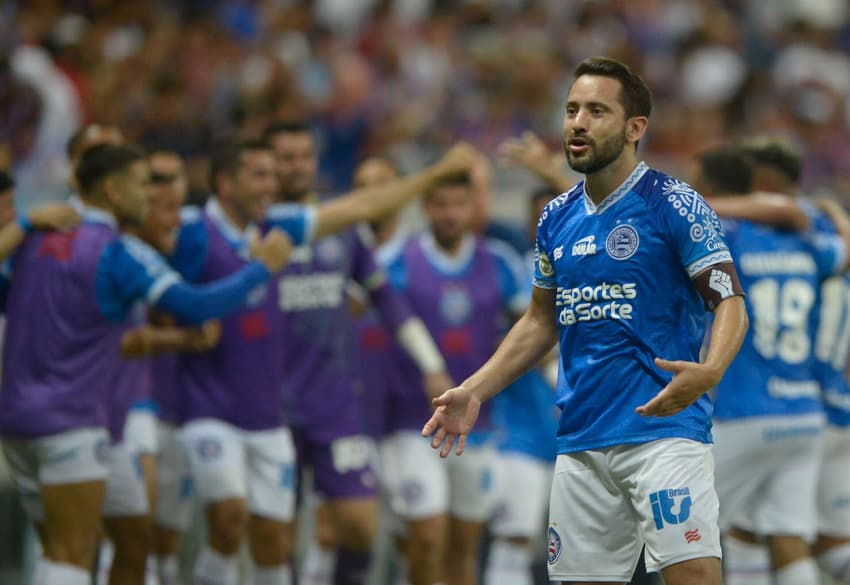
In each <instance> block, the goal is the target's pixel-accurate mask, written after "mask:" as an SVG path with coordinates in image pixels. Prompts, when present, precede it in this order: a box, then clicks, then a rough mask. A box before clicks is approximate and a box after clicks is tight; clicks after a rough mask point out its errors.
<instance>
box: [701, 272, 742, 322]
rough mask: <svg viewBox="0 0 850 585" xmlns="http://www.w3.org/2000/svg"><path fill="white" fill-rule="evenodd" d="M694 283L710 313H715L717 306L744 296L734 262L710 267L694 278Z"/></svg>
mask: <svg viewBox="0 0 850 585" xmlns="http://www.w3.org/2000/svg"><path fill="white" fill-rule="evenodd" d="M692 282H693V283H694V286H695V287H696V289H697V291H699V294H700V296H702V300H703V301H704V302H705V306H706V308H707V309H708V310H709V311H713V310H714V309H716V308H717V305H719V304H720V303H721V302H722V301H724V300H726V299H728V298H730V297H742V296H744V289H743V288H742V287H741V282H740V281H739V280H738V272H737V271H736V270H735V265H734V264H733V263H732V262H723V263H721V264H715V265H713V266H709V267H708V268H706V269H705V270H703V271H702V272H700V273H699V274H697V275H696V276H694V277H693V279H692Z"/></svg>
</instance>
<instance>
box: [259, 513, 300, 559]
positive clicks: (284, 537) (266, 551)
mask: <svg viewBox="0 0 850 585" xmlns="http://www.w3.org/2000/svg"><path fill="white" fill-rule="evenodd" d="M250 526H251V528H250V536H251V538H250V541H251V542H250V546H251V556H252V557H253V559H254V563H256V564H257V566H260V567H276V566H279V565H282V564H284V563H286V562H287V559H288V558H289V556H290V554H291V553H292V527H291V526H290V525H289V524H286V523H283V522H279V521H277V520H272V519H270V518H262V517H259V516H251V525H250Z"/></svg>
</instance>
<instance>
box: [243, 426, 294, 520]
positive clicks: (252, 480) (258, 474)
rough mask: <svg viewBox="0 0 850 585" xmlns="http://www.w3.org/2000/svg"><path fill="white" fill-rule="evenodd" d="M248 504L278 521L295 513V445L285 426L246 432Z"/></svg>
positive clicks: (249, 506) (291, 517)
mask: <svg viewBox="0 0 850 585" xmlns="http://www.w3.org/2000/svg"><path fill="white" fill-rule="evenodd" d="M244 437H245V449H246V463H247V473H248V508H249V509H250V511H251V513H252V514H254V515H257V516H261V517H263V518H269V519H271V520H275V521H278V522H292V520H293V518H294V517H295V487H296V486H295V482H296V467H295V445H294V444H293V442H292V434H291V433H290V431H289V429H287V428H286V427H280V428H276V429H270V430H265V431H251V432H245V433H244Z"/></svg>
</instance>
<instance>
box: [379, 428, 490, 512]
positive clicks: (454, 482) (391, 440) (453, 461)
mask: <svg viewBox="0 0 850 585" xmlns="http://www.w3.org/2000/svg"><path fill="white" fill-rule="evenodd" d="M494 456H495V451H494V450H493V448H492V447H490V446H489V445H481V446H474V447H469V446H468V447H467V448H466V449H465V450H464V453H463V455H462V456H460V457H456V456H454V455H452V456H451V457H449V458H447V459H441V458H440V455H439V453H438V451H437V450H436V449H432V448H431V443H430V441H429V440H428V439H426V438H423V437H422V436H421V435H420V434H419V433H417V432H416V431H398V432H396V433H394V434H392V435H390V436H389V437H387V438H386V439H384V441H383V443H382V446H381V468H382V469H383V476H384V485H385V487H386V489H387V491H388V493H389V499H390V507H391V508H392V510H393V512H394V513H395V514H397V515H398V516H399V517H401V518H402V519H404V520H421V519H424V518H430V517H432V516H438V515H440V514H445V513H447V512H448V513H449V514H451V515H452V516H454V517H455V518H459V519H461V520H468V521H477V522H484V521H486V520H487V518H488V517H489V515H490V511H491V509H492V495H493V485H492V484H493V481H492V463H493V458H494Z"/></svg>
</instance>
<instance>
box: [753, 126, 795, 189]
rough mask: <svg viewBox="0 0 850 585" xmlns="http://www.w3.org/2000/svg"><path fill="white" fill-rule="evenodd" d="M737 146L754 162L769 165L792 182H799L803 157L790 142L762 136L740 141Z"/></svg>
mask: <svg viewBox="0 0 850 585" xmlns="http://www.w3.org/2000/svg"><path fill="white" fill-rule="evenodd" d="M739 148H740V150H741V152H742V153H743V154H744V156H746V157H748V158H749V159H750V160H752V161H753V163H754V164H756V165H764V166H767V167H771V168H773V169H775V170H777V171H779V172H780V173H782V174H783V175H785V177H786V178H787V179H788V180H789V181H791V182H792V183H795V184H796V183H799V181H800V176H801V175H802V174H803V157H802V156H801V155H800V153H799V152H798V151H797V149H796V148H794V146H793V145H792V144H791V143H790V142H788V141H786V140H783V139H781V138H775V137H769V136H762V137H758V138H751V139H749V140H743V141H741V143H740V144H739Z"/></svg>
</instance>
